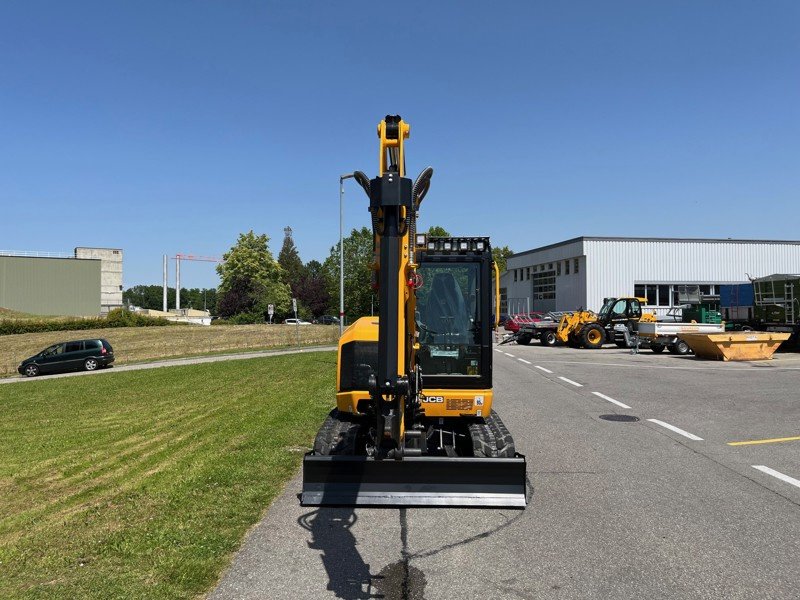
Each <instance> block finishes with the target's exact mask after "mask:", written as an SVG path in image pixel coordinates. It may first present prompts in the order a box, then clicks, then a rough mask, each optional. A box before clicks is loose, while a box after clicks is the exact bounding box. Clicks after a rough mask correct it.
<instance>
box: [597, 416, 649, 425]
mask: <svg viewBox="0 0 800 600" xmlns="http://www.w3.org/2000/svg"><path fill="white" fill-rule="evenodd" d="M600 418H601V419H603V420H604V421H618V422H620V423H634V422H636V421H638V420H639V417H634V416H633V415H600Z"/></svg>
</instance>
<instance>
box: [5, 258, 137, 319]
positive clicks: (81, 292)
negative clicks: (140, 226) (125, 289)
mask: <svg viewBox="0 0 800 600" xmlns="http://www.w3.org/2000/svg"><path fill="white" fill-rule="evenodd" d="M121 306H122V250H120V249H118V248H85V247H79V248H75V251H74V253H73V254H62V255H59V254H53V253H35V252H6V251H3V252H0V307H1V308H7V309H11V310H14V311H18V312H24V313H29V314H34V315H69V316H83V317H86V316H97V315H100V314H104V313H107V312H108V311H109V310H112V309H114V308H119V307H121Z"/></svg>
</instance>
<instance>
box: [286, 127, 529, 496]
mask: <svg viewBox="0 0 800 600" xmlns="http://www.w3.org/2000/svg"><path fill="white" fill-rule="evenodd" d="M409 132H410V126H409V124H408V123H405V122H404V121H403V120H402V119H401V118H400V117H399V116H391V115H389V116H387V117H386V118H385V119H384V120H383V121H381V122H380V123H379V125H378V138H379V140H380V152H379V168H378V176H377V177H375V178H374V179H369V178H368V177H367V176H366V175H364V174H363V173H361V172H357V173H356V174H355V179H356V181H357V182H358V183H359V184H360V185H361V187H362V188H363V189H364V191H365V192H366V194H367V196H368V197H369V207H370V208H369V210H370V213H371V215H372V232H373V242H374V264H373V284H374V286H375V287H376V288H377V289H378V294H379V300H380V306H379V317H378V318H375V317H362V318H360V319H358V320H357V321H356V322H355V323H353V324H352V325H351V326H350V327H348V328H347V330H346V331H345V332H344V334H343V335H342V337H341V339H340V340H339V355H338V362H337V369H338V372H337V380H336V387H337V391H336V408H335V409H333V410H332V411H331V413H330V415H328V418H327V419H326V420H325V422H324V423H323V425H322V428H321V429H320V430H319V433H318V434H317V437H316V440H315V441H314V449H313V450H312V451H311V452H310V453H309V454H307V455H306V456H305V458H304V460H303V492H302V495H301V502H302V503H303V504H304V505H378V506H386V505H395V506H493V507H524V506H525V504H526V495H525V457H524V456H522V455H520V454H518V453H517V452H516V448H515V445H514V440H513V439H512V437H511V434H510V433H509V431H508V429H507V428H506V426H505V425H504V424H503V422H502V420H501V419H500V417H499V415H498V414H497V413H496V412H495V410H494V408H493V401H494V397H493V394H492V330H493V329H496V327H497V323H498V318H499V313H498V312H497V311H498V310H499V287H498V280H499V277H498V273H497V267H496V266H495V265H494V263H493V261H492V252H491V247H490V245H489V239H488V238H485V237H437V238H430V237H427V236H426V235H424V234H417V233H416V222H417V215H418V211H419V209H420V205H421V203H422V200H423V198H424V197H425V194H426V193H427V192H428V189H429V187H430V181H431V177H432V175H433V169H431V168H430V167H428V168H427V169H425V170H423V171H422V173H421V174H420V175H419V177H418V178H417V179H416V181H414V182H412V180H411V179H409V178H406V176H405V152H404V142H405V140H406V138H408V136H409ZM493 274H494V275H495V281H494V285H493V282H492V275H493ZM493 300H494V302H495V308H494V309H493V307H492V303H493Z"/></svg>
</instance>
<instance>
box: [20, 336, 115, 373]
mask: <svg viewBox="0 0 800 600" xmlns="http://www.w3.org/2000/svg"><path fill="white" fill-rule="evenodd" d="M113 362H114V348H112V347H111V344H109V343H108V340H104V339H92V340H74V341H72V342H62V343H60V344H53V345H52V346H49V347H48V348H45V349H44V350H42V351H41V352H39V354H36V355H34V356H31V357H30V358H26V359H25V360H23V361H22V362H21V363H20V365H19V367H17V371H19V373H20V375H26V376H27V377H36V376H37V375H44V374H45V373H62V372H64V371H77V370H81V369H83V370H85V371H96V370H97V369H100V368H103V367H107V366H108V365H110V364H111V363H113Z"/></svg>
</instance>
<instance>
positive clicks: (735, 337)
mask: <svg viewBox="0 0 800 600" xmlns="http://www.w3.org/2000/svg"><path fill="white" fill-rule="evenodd" d="M678 337H680V338H681V339H682V340H683V341H685V342H686V343H687V344H689V347H690V348H691V349H692V351H693V352H694V354H695V356H697V358H706V359H711V360H767V359H769V358H772V355H773V354H774V353H775V351H776V350H777V349H778V346H780V345H781V343H782V342H785V341H786V340H788V339H789V334H788V333H773V332H760V331H738V332H730V333H710V334H709V333H681V334H679V335H678Z"/></svg>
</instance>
